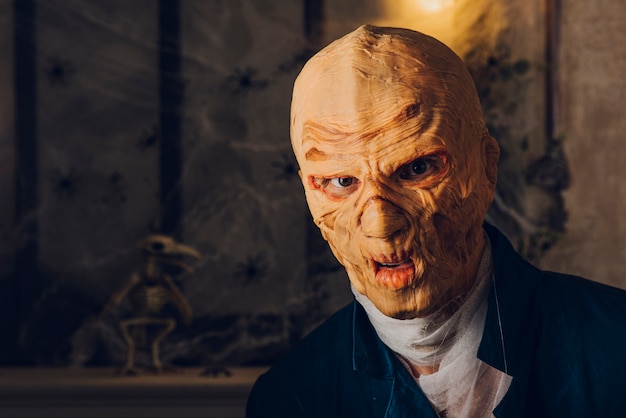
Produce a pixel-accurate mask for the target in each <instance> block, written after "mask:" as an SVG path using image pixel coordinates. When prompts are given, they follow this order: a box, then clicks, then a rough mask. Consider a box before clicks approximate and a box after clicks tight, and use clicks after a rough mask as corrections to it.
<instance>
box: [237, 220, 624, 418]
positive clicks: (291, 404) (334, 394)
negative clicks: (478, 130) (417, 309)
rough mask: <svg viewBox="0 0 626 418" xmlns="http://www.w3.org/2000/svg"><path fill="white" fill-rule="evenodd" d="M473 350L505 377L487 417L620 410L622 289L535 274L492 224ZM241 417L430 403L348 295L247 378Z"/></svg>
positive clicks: (377, 410) (374, 411)
mask: <svg viewBox="0 0 626 418" xmlns="http://www.w3.org/2000/svg"><path fill="white" fill-rule="evenodd" d="M485 229H486V230H487V233H488V234H489V238H490V240H491V245H492V251H493V260H494V282H493V283H492V287H491V290H490V293H489V296H488V298H489V300H488V311H487V318H486V322H485V328H484V332H483V337H482V341H481V343H480V348H479V351H478V357H479V358H480V359H481V360H482V361H484V362H486V363H488V364H490V365H491V366H493V367H496V368H498V369H499V370H501V371H503V372H505V373H507V374H509V375H511V376H512V377H513V379H512V382H511V385H510V387H509V390H508V392H507V393H506V395H505V397H504V398H503V399H502V401H501V402H500V404H499V405H498V407H497V408H496V409H495V410H494V415H495V416H496V417H507V418H509V417H551V418H554V417H602V418H608V417H626V291H623V290H621V289H617V288H613V287H610V286H606V285H602V284H599V283H596V282H592V281H589V280H586V279H582V278H580V277H575V276H567V275H563V274H558V273H551V272H545V271H541V270H538V269H536V268H535V267H533V266H532V265H530V264H529V263H527V262H526V261H525V260H523V259H522V258H521V257H520V256H519V255H518V254H517V253H516V252H515V250H514V249H513V248H512V247H511V244H510V243H509V242H508V240H507V239H506V238H505V237H504V236H503V235H502V234H501V233H500V232H499V231H498V230H497V229H496V228H494V227H492V226H490V225H485ZM247 416H248V418H257V417H266V418H278V417H285V418H295V417H321V418H331V417H341V418H351V417H359V418H361V417H389V418H391V417H393V418H396V417H407V418H409V417H410V418H417V417H431V418H436V417H437V415H436V414H435V412H434V410H433V409H432V407H431V406H430V403H429V402H428V400H427V399H426V397H425V396H424V394H423V393H422V391H421V390H420V388H419V386H418V385H417V384H416V383H415V381H414V380H413V378H412V377H411V375H410V374H409V373H408V372H407V370H406V369H405V367H404V366H403V365H402V364H401V363H400V362H399V360H398V359H397V358H396V357H395V355H394V354H393V353H392V352H391V351H390V350H389V349H388V348H387V347H386V346H385V345H384V344H383V343H382V342H381V341H380V339H379V338H378V336H377V335H376V332H375V330H374V329H373V327H372V326H371V324H370V322H369V320H368V318H367V315H366V314H365V311H364V310H363V309H362V308H361V306H360V305H359V304H358V303H356V302H354V303H352V304H350V305H348V306H347V307H345V308H343V309H342V310H340V311H339V312H337V313H336V314H334V315H333V316H332V317H331V318H329V319H328V320H327V321H326V322H325V323H324V324H322V325H321V326H320V327H319V328H318V329H316V330H315V331H313V332H312V333H311V334H310V335H309V336H307V337H306V338H305V339H304V340H303V341H302V342H301V343H300V344H299V345H298V346H297V347H296V348H295V349H294V351H292V352H291V353H290V354H289V355H288V356H287V357H286V358H285V359H284V360H283V361H281V362H280V363H278V364H276V365H275V366H274V367H272V368H271V369H270V370H269V371H268V372H267V373H266V374H264V375H262V376H261V377H260V378H259V379H258V381H257V382H256V383H255V385H254V387H253V389H252V392H251V394H250V397H249V399H248V405H247Z"/></svg>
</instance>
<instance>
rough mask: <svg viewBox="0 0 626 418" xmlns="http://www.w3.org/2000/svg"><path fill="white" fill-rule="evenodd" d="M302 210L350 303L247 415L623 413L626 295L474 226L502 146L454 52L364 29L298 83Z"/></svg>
mask: <svg viewBox="0 0 626 418" xmlns="http://www.w3.org/2000/svg"><path fill="white" fill-rule="evenodd" d="M291 138H292V145H293V149H294V153H295V155H296V157H297V160H298V163H299V165H300V169H301V172H300V175H301V178H302V182H303V185H304V188H305V193H306V198H307V202H308V204H309V208H310V210H311V214H312V215H313V218H314V220H315V222H316V224H317V225H318V226H319V228H320V229H321V232H322V234H323V236H324V238H325V239H326V240H327V241H328V243H329V245H330V247H331V249H332V251H333V253H334V254H335V256H336V257H337V259H338V260H339V261H340V262H341V263H342V264H343V265H344V266H345V268H346V271H347V273H348V277H349V279H350V283H351V286H352V291H353V293H354V295H355V299H356V301H355V302H354V303H353V304H351V305H350V306H347V307H346V308H344V309H343V310H341V311H339V312H338V313H336V314H335V315H334V316H332V317H331V318H330V319H329V320H327V321H326V322H325V323H324V324H323V325H322V326H320V327H319V328H318V329H317V330H315V331H313V332H312V333H311V334H310V335H309V336H308V337H307V338H306V339H305V340H304V341H303V342H302V343H301V344H300V345H299V346H298V347H297V348H296V349H295V350H294V351H293V352H292V353H291V354H290V355H289V356H288V357H287V358H286V359H284V360H283V361H282V362H280V363H279V364H277V365H276V366H274V367H273V368H272V369H271V370H270V371H269V372H268V373H266V374H265V375H263V376H261V377H260V378H259V380H258V381H257V383H256V384H255V386H254V388H253V390H252V392H251V395H250V398H249V400H248V417H250V418H252V417H325V418H329V417H405V416H406V417H437V416H439V417H491V416H496V417H620V416H626V350H625V348H624V347H626V292H624V291H622V290H619V289H616V288H611V287H608V286H604V285H601V284H598V283H594V282H591V281H587V280H584V279H581V278H577V277H571V276H565V275H560V274H556V273H548V272H542V271H539V270H537V269H536V268H534V267H533V266H531V265H530V264H528V263H527V262H525V261H524V260H522V259H521V258H520V256H519V255H518V254H517V253H516V252H515V251H514V250H513V249H512V247H511V245H510V244H509V242H508V241H507V240H506V238H505V237H504V236H503V235H502V234H501V233H500V232H499V231H498V230H497V229H496V228H494V227H493V226H490V225H488V224H484V222H483V219H484V216H485V213H486V212H487V208H488V207H489V205H490V203H491V201H492V199H493V194H494V190H495V183H496V177H497V162H498V155H499V148H498V145H497V143H496V141H495V140H494V139H493V138H492V137H491V136H490V135H489V133H488V131H487V129H486V127H485V123H484V120H483V116H482V112H481V108H480V104H479V101H478V97H477V94H476V91H475V88H474V84H473V81H472V79H471V77H470V75H469V73H468V71H467V69H466V67H465V66H464V64H463V63H462V61H461V60H460V59H459V58H458V57H457V56H456V55H455V54H454V53H453V52H452V51H451V50H450V49H448V48H447V47H446V46H444V45H443V44H441V43H440V42H438V41H437V40H435V39H433V38H430V37H428V36H426V35H423V34H420V33H417V32H414V31H410V30H405V29H395V28H377V27H372V26H362V27H360V28H359V29H357V30H356V31H354V32H353V33H351V34H348V35H346V36H345V37H343V38H341V39H339V40H337V41H335V42H334V43H332V44H330V45H329V46H328V47H326V48H325V49H324V50H322V51H321V52H320V53H318V54H317V55H316V56H314V57H313V58H312V59H311V60H310V61H309V62H308V63H307V64H306V65H305V67H304V68H303V70H302V72H301V73H300V75H299V76H298V79H297V80H296V83H295V86H294V93H293V101H292V115H291Z"/></svg>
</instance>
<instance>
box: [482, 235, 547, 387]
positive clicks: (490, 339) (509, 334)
mask: <svg viewBox="0 0 626 418" xmlns="http://www.w3.org/2000/svg"><path fill="white" fill-rule="evenodd" d="M484 228H485V231H486V232H487V235H488V236H489V240H490V241H491V248H492V256H493V257H492V259H493V263H494V274H493V281H492V286H491V289H490V291H489V296H488V302H487V303H488V308H487V318H486V320H485V328H484V330H483V337H482V340H481V342H480V346H479V348H478V358H479V359H481V360H482V361H484V362H486V363H488V364H489V365H491V366H492V367H495V368H497V369H499V370H500V371H503V372H505V373H507V374H508V375H510V376H513V377H519V376H520V375H522V374H523V373H524V372H525V371H526V370H528V364H529V362H530V359H531V356H532V342H533V341H534V340H535V338H533V335H534V334H535V332H536V324H537V323H538V321H537V315H538V311H537V310H536V309H534V306H535V299H536V296H537V290H538V289H539V281H540V278H539V276H540V272H539V270H537V269H536V268H535V267H533V266H532V265H531V264H529V263H528V262H527V261H525V260H524V259H523V258H522V257H521V256H520V255H519V254H518V253H517V252H516V251H515V250H514V249H513V247H512V246H511V243H510V242H509V241H508V239H506V237H505V236H504V235H503V234H502V233H501V232H500V231H499V230H498V229H496V228H495V227H493V226H491V225H489V224H485V225H484Z"/></svg>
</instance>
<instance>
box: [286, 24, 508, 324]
mask: <svg viewBox="0 0 626 418" xmlns="http://www.w3.org/2000/svg"><path fill="white" fill-rule="evenodd" d="M416 51H419V52H417V53H416ZM329 98H332V100H329ZM291 139H292V145H293V149H294V153H295V155H296V158H297V160H298V164H299V166H300V176H301V179H302V182H303V185H304V188H305V193H306V198H307V202H308V204H309V208H310V210H311V214H312V216H313V218H314V221H315V223H316V224H317V225H318V226H319V228H320V229H321V232H322V235H323V236H324V238H325V239H326V240H327V241H328V243H329V244H330V247H331V249H332V251H333V253H334V254H335V256H336V257H337V259H338V260H339V262H340V263H342V264H343V265H344V267H345V268H346V271H347V272H348V276H349V278H350V281H351V283H352V286H353V287H354V288H355V290H356V291H358V292H359V293H361V294H363V295H366V296H367V297H368V298H369V299H370V300H371V301H372V302H373V303H374V305H375V306H376V307H377V308H378V309H379V310H380V311H381V312H382V313H384V314H385V315H387V316H390V317H395V318H400V319H407V318H414V317H423V316H426V315H428V314H430V313H433V312H435V311H437V310H439V309H441V308H444V307H445V308H448V307H449V309H450V311H451V312H452V311H454V310H456V308H457V307H458V304H459V303H461V302H462V299H463V295H464V294H465V293H466V292H467V290H468V289H469V288H471V286H472V284H473V281H474V278H475V277H476V272H477V269H478V266H479V262H480V259H481V256H482V254H483V249H484V247H485V238H484V236H483V229H482V223H483V218H484V215H485V213H486V212H487V208H488V207H489V205H490V203H491V201H492V199H493V194H494V190H495V182H496V177H497V161H498V156H499V148H498V145H497V143H496V141H495V139H493V138H492V137H491V136H490V135H489V133H488V132H487V128H486V126H485V123H484V120H483V116H482V110H481V107H480V103H479V101H478V97H477V94H476V91H475V88H474V83H473V81H472V78H471V76H470V74H469V73H468V71H467V69H466V67H465V65H464V64H463V63H462V61H461V60H460V58H458V56H457V55H456V54H454V53H453V52H452V51H451V50H450V49H449V48H448V47H446V46H445V45H443V44H442V43H440V42H439V41H437V40H435V39H434V38H431V37H429V36H426V35H423V34H421V33H417V32H412V31H407V30H399V29H394V28H376V27H372V26H362V27H361V28H359V29H358V30H356V31H354V32H352V33H350V34H348V35H346V36H345V37H343V38H341V39H339V40H337V41H335V42H333V43H332V44H330V45H329V46H328V47H326V48H325V49H324V50H322V51H321V52H320V53H318V54H317V55H316V56H314V57H313V58H312V59H311V60H310V61H309V62H308V63H307V64H306V65H305V67H304V68H303V70H302V72H301V73H300V75H299V76H298V79H297V80H296V83H295V86H294V92H293V100H292V114H291Z"/></svg>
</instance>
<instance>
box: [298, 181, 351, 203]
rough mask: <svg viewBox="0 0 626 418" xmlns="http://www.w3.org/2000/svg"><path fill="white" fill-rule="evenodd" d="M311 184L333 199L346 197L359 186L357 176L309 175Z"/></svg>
mask: <svg viewBox="0 0 626 418" xmlns="http://www.w3.org/2000/svg"><path fill="white" fill-rule="evenodd" d="M309 185H310V186H311V187H313V188H314V189H317V190H320V191H322V192H324V194H325V195H326V196H327V197H328V198H329V199H332V200H340V199H344V198H346V197H348V196H350V194H352V192H354V191H355V190H356V189H357V188H358V187H359V180H358V179H357V178H356V177H350V176H345V177H314V176H311V177H309Z"/></svg>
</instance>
